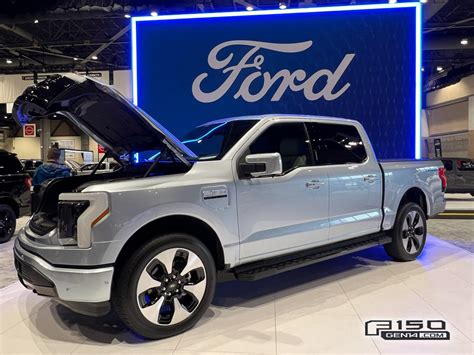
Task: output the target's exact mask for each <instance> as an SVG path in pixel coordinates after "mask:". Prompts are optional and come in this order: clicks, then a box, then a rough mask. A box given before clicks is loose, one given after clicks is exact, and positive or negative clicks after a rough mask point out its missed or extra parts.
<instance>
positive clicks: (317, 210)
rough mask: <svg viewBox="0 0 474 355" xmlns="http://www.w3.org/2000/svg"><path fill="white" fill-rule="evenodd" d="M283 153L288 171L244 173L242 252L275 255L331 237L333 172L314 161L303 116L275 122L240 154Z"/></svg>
mask: <svg viewBox="0 0 474 355" xmlns="http://www.w3.org/2000/svg"><path fill="white" fill-rule="evenodd" d="M258 153H280V155H281V157H282V163H283V174H282V175H281V176H275V177H260V178H250V179H245V178H238V179H236V181H237V182H236V186H237V206H238V218H239V233H240V257H241V259H243V260H245V261H249V260H251V259H254V258H261V257H262V256H265V257H270V256H274V255H278V254H285V253H289V252H292V251H296V250H298V249H304V248H308V247H311V246H315V245H320V244H324V243H327V239H328V178H327V173H326V169H325V168H324V167H316V166H314V157H313V154H312V152H311V148H310V143H309V138H308V136H307V132H306V128H305V125H304V124H303V123H301V122H275V123H271V122H270V123H269V125H267V126H266V128H263V131H262V133H261V134H260V135H259V136H257V138H256V139H254V140H253V141H252V143H250V144H249V146H248V147H247V149H246V150H245V152H244V153H243V154H241V155H240V156H238V157H237V164H238V163H239V162H241V161H243V160H244V159H245V156H247V155H248V154H258Z"/></svg>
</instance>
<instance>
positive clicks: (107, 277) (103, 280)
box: [14, 238, 114, 303]
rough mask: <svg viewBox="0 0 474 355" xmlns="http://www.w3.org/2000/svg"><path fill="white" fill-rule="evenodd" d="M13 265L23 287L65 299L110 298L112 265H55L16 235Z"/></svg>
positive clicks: (87, 300)
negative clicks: (77, 266) (91, 266)
mask: <svg viewBox="0 0 474 355" xmlns="http://www.w3.org/2000/svg"><path fill="white" fill-rule="evenodd" d="M14 253H15V267H16V269H17V272H18V278H19V279H20V281H21V283H22V284H23V285H25V287H27V288H29V289H32V290H34V291H35V292H37V293H38V294H41V295H44V296H51V297H56V298H59V299H60V300H62V301H65V302H86V303H98V302H106V301H109V300H110V290H111V286H112V276H113V272H114V268H113V267H112V266H109V267H101V268H91V269H89V268H70V267H56V266H53V265H51V264H49V263H48V262H47V261H45V260H44V259H43V258H41V257H39V256H37V255H34V254H33V253H31V252H29V251H27V250H25V249H24V248H23V247H22V246H21V243H20V240H19V239H18V238H17V239H16V240H15V246H14Z"/></svg>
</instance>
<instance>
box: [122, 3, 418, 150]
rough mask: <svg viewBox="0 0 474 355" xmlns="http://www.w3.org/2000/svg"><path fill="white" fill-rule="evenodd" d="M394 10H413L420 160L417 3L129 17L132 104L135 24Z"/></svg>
mask: <svg viewBox="0 0 474 355" xmlns="http://www.w3.org/2000/svg"><path fill="white" fill-rule="evenodd" d="M397 8H415V9H416V34H415V36H416V39H415V41H416V56H415V61H416V63H415V71H416V72H415V85H416V94H415V95H416V98H415V158H416V159H420V157H421V54H422V52H421V33H422V32H421V26H422V18H421V4H420V3H419V2H406V3H394V4H389V3H386V4H371V5H341V6H325V7H313V8H297V9H296V8H295V9H285V10H281V9H277V10H254V11H235V12H213V13H195V14H194V13H193V14H183V15H163V16H162V15H160V16H139V17H132V19H131V20H132V90H133V103H134V104H135V105H138V83H137V40H136V34H137V31H136V25H137V22H142V21H168V20H186V19H200V18H222V17H239V16H240V17H243V16H269V15H275V16H278V15H287V14H301V13H314V12H341V11H358V10H366V11H367V10H380V9H397Z"/></svg>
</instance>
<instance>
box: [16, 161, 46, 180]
mask: <svg viewBox="0 0 474 355" xmlns="http://www.w3.org/2000/svg"><path fill="white" fill-rule="evenodd" d="M20 161H21V163H22V164H23V168H24V169H25V171H26V172H27V173H28V174H29V175H30V176H31V177H33V175H34V173H35V170H36V168H37V167H38V166H40V165H42V164H43V161H42V160H39V159H21V160H20Z"/></svg>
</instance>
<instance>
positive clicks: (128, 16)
mask: <svg viewBox="0 0 474 355" xmlns="http://www.w3.org/2000/svg"><path fill="white" fill-rule="evenodd" d="M123 16H124V17H125V18H130V17H132V15H130V14H125V15H123Z"/></svg>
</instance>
